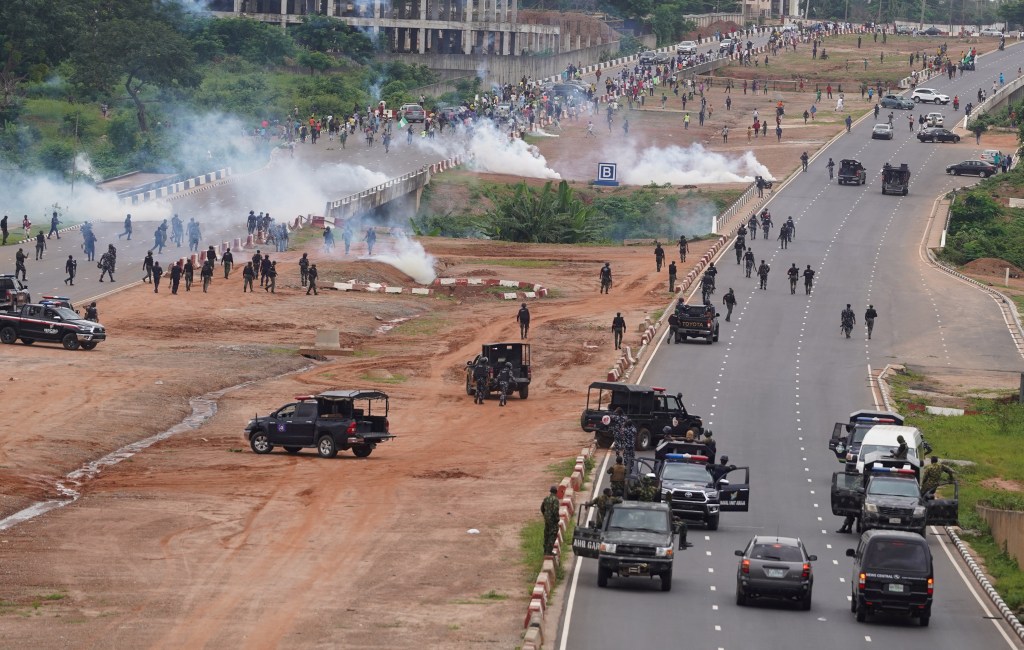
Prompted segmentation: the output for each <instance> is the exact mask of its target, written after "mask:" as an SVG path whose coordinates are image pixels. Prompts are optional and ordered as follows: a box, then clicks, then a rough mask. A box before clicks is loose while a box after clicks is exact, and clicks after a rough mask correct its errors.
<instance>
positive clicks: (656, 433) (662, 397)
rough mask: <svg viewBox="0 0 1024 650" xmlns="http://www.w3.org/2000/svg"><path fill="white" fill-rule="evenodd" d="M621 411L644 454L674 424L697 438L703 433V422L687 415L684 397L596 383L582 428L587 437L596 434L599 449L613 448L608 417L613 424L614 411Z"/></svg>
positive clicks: (647, 388)
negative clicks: (630, 424) (634, 432)
mask: <svg viewBox="0 0 1024 650" xmlns="http://www.w3.org/2000/svg"><path fill="white" fill-rule="evenodd" d="M620 408H621V409H622V412H623V414H624V415H625V416H626V417H628V418H629V420H630V421H631V422H632V423H633V425H634V426H636V429H637V432H636V448H637V449H638V450H641V451H644V450H648V449H651V448H653V447H654V446H655V445H656V444H657V443H658V442H660V441H661V440H662V438H664V436H665V434H664V430H665V427H671V426H672V421H673V420H676V422H678V423H681V424H682V426H685V427H686V428H687V429H693V432H694V433H696V434H700V433H703V432H704V423H703V420H702V419H701V417H700V416H699V415H690V414H689V413H688V412H687V410H686V406H684V405H683V394H682V393H678V394H676V395H669V394H668V393H667V392H666V391H665V389H664V388H662V387H661V386H642V385H640V384H622V383H619V382H617V381H595V382H593V383H591V384H590V388H589V390H588V391H587V404H586V406H585V407H584V409H583V413H582V414H580V427H581V428H582V429H583V430H584V431H586V432H588V433H589V432H594V438H595V439H596V442H597V446H598V447H605V448H607V447H610V446H611V444H612V441H613V440H614V436H613V435H612V431H611V428H610V426H609V424H608V423H606V422H605V416H608V418H609V422H610V420H611V416H612V415H613V414H614V412H615V410H616V409H620Z"/></svg>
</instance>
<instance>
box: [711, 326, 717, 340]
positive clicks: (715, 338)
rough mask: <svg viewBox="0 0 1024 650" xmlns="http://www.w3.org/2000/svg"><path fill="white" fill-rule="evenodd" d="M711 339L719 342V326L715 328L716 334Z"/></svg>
mask: <svg viewBox="0 0 1024 650" xmlns="http://www.w3.org/2000/svg"><path fill="white" fill-rule="evenodd" d="M711 340H712V341H714V342H716V343H717V342H718V328H717V327H716V328H715V336H714V337H713V338H712V339H711Z"/></svg>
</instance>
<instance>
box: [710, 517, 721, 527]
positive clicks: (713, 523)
mask: <svg viewBox="0 0 1024 650" xmlns="http://www.w3.org/2000/svg"><path fill="white" fill-rule="evenodd" d="M720 517H721V515H715V516H714V517H711V518H710V519H708V524H707V526H708V530H718V520H719V518H720Z"/></svg>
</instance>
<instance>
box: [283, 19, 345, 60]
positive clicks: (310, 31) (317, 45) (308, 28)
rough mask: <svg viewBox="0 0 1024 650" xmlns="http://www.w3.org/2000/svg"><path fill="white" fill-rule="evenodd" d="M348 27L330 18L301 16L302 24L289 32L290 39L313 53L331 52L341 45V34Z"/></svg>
mask: <svg viewBox="0 0 1024 650" xmlns="http://www.w3.org/2000/svg"><path fill="white" fill-rule="evenodd" d="M347 28H348V26H347V25H346V24H345V23H344V22H343V21H341V20H339V19H337V18H333V17H331V16H309V15H307V16H303V17H302V24H301V25H299V26H298V27H294V28H293V29H292V30H291V35H292V38H294V39H295V42H296V43H298V44H299V45H301V46H302V47H305V48H308V49H310V50H313V51H314V52H331V51H334V50H337V49H338V47H339V46H340V45H341V41H342V38H341V32H342V31H344V30H345V29H347Z"/></svg>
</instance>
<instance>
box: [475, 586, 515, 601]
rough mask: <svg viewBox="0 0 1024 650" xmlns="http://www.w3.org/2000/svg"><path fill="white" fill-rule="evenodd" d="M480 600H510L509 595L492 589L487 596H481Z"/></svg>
mask: <svg viewBox="0 0 1024 650" xmlns="http://www.w3.org/2000/svg"><path fill="white" fill-rule="evenodd" d="M480 600H508V595H507V594H501V593H498V592H497V591H495V590H493V589H491V590H490V591H488V592H487V593H486V594H481V595H480Z"/></svg>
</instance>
